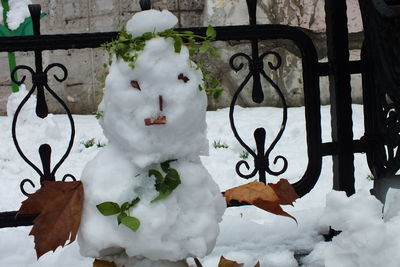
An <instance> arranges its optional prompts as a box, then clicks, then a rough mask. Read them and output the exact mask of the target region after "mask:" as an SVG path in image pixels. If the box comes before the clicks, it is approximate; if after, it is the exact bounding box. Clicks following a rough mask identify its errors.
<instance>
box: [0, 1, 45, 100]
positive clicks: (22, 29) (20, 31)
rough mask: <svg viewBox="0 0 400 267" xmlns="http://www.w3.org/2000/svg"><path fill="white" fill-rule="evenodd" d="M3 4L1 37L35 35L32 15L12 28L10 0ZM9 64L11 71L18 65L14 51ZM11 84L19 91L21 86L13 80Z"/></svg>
mask: <svg viewBox="0 0 400 267" xmlns="http://www.w3.org/2000/svg"><path fill="white" fill-rule="evenodd" d="M1 5H2V6H3V23H4V24H0V37H11V36H27V35H33V26H32V19H31V17H28V18H25V20H24V22H22V23H21V24H20V25H19V27H18V28H17V29H15V30H10V29H9V28H8V23H7V13H8V11H10V6H9V5H8V0H1ZM45 15H46V14H44V13H42V14H40V18H43V17H44V16H45ZM8 65H9V66H10V72H11V71H12V70H13V69H14V68H15V66H16V65H17V63H16V59H15V53H12V52H10V53H8ZM16 75H17V74H15V75H14V78H15V79H18V77H17V76H16ZM11 86H12V91H13V93H16V92H18V91H19V87H18V86H17V85H16V84H15V83H14V82H11Z"/></svg>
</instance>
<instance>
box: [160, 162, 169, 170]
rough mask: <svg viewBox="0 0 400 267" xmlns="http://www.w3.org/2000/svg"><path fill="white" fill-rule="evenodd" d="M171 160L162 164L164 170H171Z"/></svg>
mask: <svg viewBox="0 0 400 267" xmlns="http://www.w3.org/2000/svg"><path fill="white" fill-rule="evenodd" d="M170 162H171V161H170V160H169V161H165V162H163V163H161V164H160V166H161V169H162V170H163V172H165V173H167V172H168V171H169V163H170Z"/></svg>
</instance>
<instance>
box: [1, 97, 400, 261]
mask: <svg viewBox="0 0 400 267" xmlns="http://www.w3.org/2000/svg"><path fill="white" fill-rule="evenodd" d="M281 112H282V110H281V109H279V108H239V107H237V108H236V111H235V116H236V123H237V124H238V125H241V126H240V127H238V129H239V130H240V132H241V134H242V135H243V138H244V139H245V141H246V142H249V144H252V143H254V142H252V141H251V140H252V136H251V134H250V135H249V134H245V133H243V132H250V133H251V132H252V130H254V129H255V128H256V127H259V126H260V125H262V126H263V127H265V129H267V133H269V132H271V131H274V130H275V131H276V130H277V129H278V128H279V126H280V122H279V120H278V121H277V119H279V118H280V117H281ZM353 113H354V116H353V119H354V127H355V136H356V138H357V137H360V134H361V133H362V132H363V118H362V106H359V105H353ZM321 114H322V118H323V123H322V127H323V136H324V141H328V139H327V138H328V137H327V136H328V135H329V133H330V127H329V125H330V122H329V117H330V116H329V106H324V107H322V108H321ZM249 118H251V120H250V119H249ZM268 118H271V119H268ZM303 118H304V108H290V109H289V121H288V124H287V128H286V130H285V134H284V136H283V139H282V140H283V141H284V142H280V143H279V144H280V145H279V146H278V148H277V151H279V154H282V155H284V156H285V157H287V159H288V161H289V166H291V167H292V168H294V170H292V169H289V171H288V173H285V174H284V175H282V177H285V178H287V179H289V180H290V181H292V182H294V180H297V179H298V177H300V176H302V174H303V172H304V168H305V165H306V164H307V156H306V154H304V153H305V151H306V150H305V149H304V148H305V147H306V144H304V139H305V132H304V131H303V124H304V119H303ZM74 119H75V121H76V129H77V138H76V140H75V145H74V148H73V150H72V153H71V155H70V156H69V158H68V159H67V161H66V162H65V163H64V164H63V165H62V167H61V169H60V170H59V171H58V175H57V178H58V179H61V177H62V176H63V175H64V174H65V173H72V174H74V175H75V176H77V177H78V178H79V175H80V173H81V171H82V169H83V167H84V165H85V163H86V162H88V161H89V160H91V159H92V158H93V157H94V156H95V155H96V154H97V153H98V152H99V151H102V150H104V149H106V148H107V146H106V147H104V148H98V147H96V146H93V147H90V148H84V147H82V145H81V142H83V141H86V140H88V139H91V138H95V140H100V141H101V142H105V140H106V139H105V137H104V136H103V135H102V130H101V128H100V127H99V126H98V122H97V120H96V119H95V118H93V116H82V115H74ZM52 120H53V122H54V123H55V124H56V125H58V127H59V130H60V135H61V137H60V138H59V139H57V142H53V143H51V145H52V148H53V151H54V153H56V152H57V151H62V152H63V151H64V150H65V148H66V143H67V141H68V134H69V131H68V129H69V128H68V121H67V120H66V117H65V116H63V115H54V116H52ZM207 126H208V139H209V147H210V148H209V149H210V156H209V157H202V162H203V164H204V165H205V167H206V169H207V170H208V172H209V173H210V174H211V175H212V177H213V178H214V179H215V181H216V182H217V183H218V185H219V187H220V188H221V189H222V190H225V189H227V188H229V187H232V186H235V185H238V184H242V183H246V182H247V181H245V180H243V179H241V178H239V177H238V176H237V175H236V174H235V170H234V169H235V164H236V162H237V161H239V160H240V158H239V154H240V152H241V150H242V149H241V148H240V146H239V145H238V144H237V141H236V139H235V138H234V136H233V134H232V133H231V130H230V127H229V125H228V109H222V110H218V111H210V112H207ZM10 127H11V126H10V118H7V117H0V132H1V133H2V138H1V139H0V142H1V143H0V168H1V172H2V176H1V183H2V186H1V187H0V195H1V202H0V210H2V211H7V210H16V209H18V207H19V203H20V201H22V200H23V199H24V196H23V195H22V194H21V193H20V191H19V183H20V181H21V180H22V179H25V178H31V179H33V180H34V181H35V182H37V174H35V172H34V171H32V169H30V167H29V166H28V165H26V164H25V163H24V162H23V161H22V160H21V159H20V157H19V156H18V154H17V153H16V151H15V148H14V146H13V144H12V140H11V134H10V131H11V130H10V129H11V128H10ZM244 127H248V128H244ZM38 128H39V127H37V124H29V123H24V124H23V125H22V126H21V127H20V128H19V129H20V131H19V138H21V139H24V140H26V141H29V140H30V141H31V144H34V145H30V146H29V145H28V144H27V145H26V146H23V148H24V149H25V150H26V154H27V155H28V157H29V158H31V157H37V144H40V142H41V141H42V142H44V140H46V141H52V140H51V138H50V140H48V139H49V138H47V139H46V138H43V137H42V138H41V136H44V133H40V132H38ZM40 139H42V140H40ZM65 140H67V141H65ZM214 140H216V141H218V140H221V142H224V143H226V144H228V146H229V148H227V149H224V148H219V149H215V148H214V147H213V145H212V143H213V141H214ZM268 140H271V139H267V142H268ZM288 140H290V141H291V143H289V144H286V143H285V142H287V141H288ZM21 141H22V140H21ZM64 141H65V142H64ZM26 143H27V142H26ZM281 143H283V144H281ZM293 144H296V146H295V145H293ZM249 162H250V163H251V160H249ZM37 164H38V166H40V165H39V164H40V162H37ZM53 164H54V163H53ZM355 166H356V187H357V192H358V193H357V194H356V195H354V197H352V198H350V199H347V198H346V197H345V195H344V194H343V193H337V192H333V193H332V192H331V187H332V169H331V168H332V163H331V160H330V159H329V158H328V157H326V158H324V162H323V168H322V172H321V176H320V179H319V181H318V183H317V185H316V187H315V188H314V189H313V191H311V192H310V193H309V194H308V195H306V196H304V197H303V198H302V199H299V200H297V201H296V203H295V205H294V207H290V206H288V207H284V209H285V210H286V211H288V212H289V213H290V214H292V215H294V216H295V217H296V218H297V220H298V226H296V224H295V223H294V222H293V221H292V220H291V219H289V218H285V217H281V216H276V215H272V214H268V213H266V212H264V211H262V210H259V209H257V208H255V207H240V208H229V209H227V210H226V212H225V214H224V217H223V221H222V223H221V225H220V229H221V230H220V231H221V232H220V235H219V237H218V239H217V243H216V247H215V248H214V250H213V252H212V253H211V254H210V255H208V256H207V257H205V258H201V259H200V260H201V261H202V262H203V264H204V266H206V267H215V266H216V263H217V262H218V260H219V257H220V256H221V255H224V256H225V257H227V258H230V259H233V260H236V261H238V262H243V263H245V267H247V266H251V267H253V266H254V264H255V263H256V262H257V261H258V260H259V261H260V263H261V266H279V267H281V266H297V263H296V261H295V258H294V256H293V255H294V254H295V253H296V254H298V253H300V254H301V253H309V252H311V253H310V254H309V256H307V257H305V258H303V266H310V267H317V266H318V267H319V266H324V264H325V266H360V267H361V266H362V267H363V266H370V267H373V266H381V265H383V266H398V264H397V263H398V262H399V261H400V255H399V254H398V253H396V251H398V249H399V247H400V241H399V239H398V236H399V235H400V216H398V214H397V213H396V214H394V215H393V217H391V218H390V219H389V220H387V221H386V222H384V221H383V220H382V206H381V204H379V202H378V201H377V200H375V199H374V198H372V197H370V196H369V195H368V193H367V190H369V189H370V188H371V187H372V183H371V182H370V181H368V180H367V179H366V176H367V175H368V174H369V170H368V167H367V164H366V161H365V155H356V159H355ZM296 169H297V170H298V171H297V172H296ZM296 173H297V174H296ZM293 177H295V178H293ZM268 179H269V180H273V179H271V177H268ZM27 190H29V186H27ZM389 192H390V191H389ZM327 195H328V205H327V207H326V208H325V202H326V199H327ZM388 197H389V196H388ZM340 219H342V220H340ZM352 224H354V226H352ZM329 225H331V226H333V227H334V228H335V227H336V228H337V230H342V231H343V233H342V234H343V235H342V234H341V235H339V236H337V237H335V238H334V239H333V242H328V243H326V242H324V241H323V238H322V236H321V235H320V234H321V233H325V232H326V231H327V229H328V226H329ZM358 228H359V229H358ZM29 229H30V227H19V228H6V229H0V253H1V257H0V266H10V267H25V266H29V267H33V266H34V267H39V266H40V267H53V266H56V265H57V266H65V267H67V266H76V267H86V266H90V264H91V262H92V259H91V258H85V257H82V256H80V254H79V249H78V246H77V243H76V242H75V243H73V244H71V245H69V246H66V247H65V248H58V249H57V251H56V252H55V253H48V254H46V255H44V256H43V257H42V258H40V260H39V261H36V258H35V252H34V243H33V237H31V236H28V233H29ZM378 233H379V234H378ZM371 239H373V242H370V240H371ZM375 242H376V244H379V247H377V245H376V244H375ZM373 249H375V250H374V252H373V253H371V250H373ZM364 259H370V260H371V263H368V262H367V261H366V260H364ZM349 262H351V263H349ZM377 262H378V263H379V265H374V264H376V263H377ZM349 264H350V265H349Z"/></svg>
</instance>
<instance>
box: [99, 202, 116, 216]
mask: <svg viewBox="0 0 400 267" xmlns="http://www.w3.org/2000/svg"><path fill="white" fill-rule="evenodd" d="M96 207H97V209H98V210H99V211H100V213H101V214H103V215H104V216H111V215H115V214H118V213H120V212H121V208H120V207H119V205H118V204H117V203H115V202H103V203H101V204H99V205H97V206H96Z"/></svg>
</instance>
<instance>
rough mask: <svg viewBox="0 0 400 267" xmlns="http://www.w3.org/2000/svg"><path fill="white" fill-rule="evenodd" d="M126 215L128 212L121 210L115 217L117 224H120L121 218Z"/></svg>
mask: <svg viewBox="0 0 400 267" xmlns="http://www.w3.org/2000/svg"><path fill="white" fill-rule="evenodd" d="M126 216H128V214H126V212H124V211H121V213H120V214H119V215H118V217H117V221H118V225H120V224H121V222H122V219H123V218H125V217H126Z"/></svg>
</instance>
